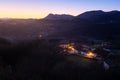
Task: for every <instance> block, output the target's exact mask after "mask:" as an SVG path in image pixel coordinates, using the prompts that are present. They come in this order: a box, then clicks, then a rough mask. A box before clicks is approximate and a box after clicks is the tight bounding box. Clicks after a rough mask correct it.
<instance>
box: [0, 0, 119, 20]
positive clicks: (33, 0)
mask: <svg viewBox="0 0 120 80" xmlns="http://www.w3.org/2000/svg"><path fill="white" fill-rule="evenodd" d="M91 10H103V11H111V10H120V0H0V18H44V17H45V16H47V15H48V14H49V13H53V14H71V15H74V16H76V15H79V14H81V13H83V12H86V11H91Z"/></svg>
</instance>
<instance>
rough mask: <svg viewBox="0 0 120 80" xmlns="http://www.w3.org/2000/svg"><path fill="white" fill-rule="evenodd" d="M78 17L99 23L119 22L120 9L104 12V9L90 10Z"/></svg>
mask: <svg viewBox="0 0 120 80" xmlns="http://www.w3.org/2000/svg"><path fill="white" fill-rule="evenodd" d="M76 18H78V19H85V20H89V21H93V22H97V23H119V22H120V11H110V12H104V11H102V10H97V11H88V12H85V13H82V14H80V15H78V16H77V17H76Z"/></svg>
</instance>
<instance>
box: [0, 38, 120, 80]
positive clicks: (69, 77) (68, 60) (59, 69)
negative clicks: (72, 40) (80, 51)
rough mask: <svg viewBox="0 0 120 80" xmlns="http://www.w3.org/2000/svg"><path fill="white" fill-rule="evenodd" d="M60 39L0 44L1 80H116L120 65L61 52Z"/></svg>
mask: <svg viewBox="0 0 120 80" xmlns="http://www.w3.org/2000/svg"><path fill="white" fill-rule="evenodd" d="M60 42H61V40H58V39H50V40H46V39H41V40H31V41H24V42H19V43H15V44H14V43H10V42H7V41H5V42H4V43H5V46H4V45H3V44H2V45H0V80H115V79H120V77H119V74H120V72H119V70H120V68H110V69H109V70H107V71H106V70H105V69H104V68H103V66H102V65H103V63H102V62H99V61H96V60H94V59H88V58H85V57H83V56H77V55H72V54H71V55H66V54H62V53H61V51H62V49H61V48H60V47H58V45H59V43H60Z"/></svg>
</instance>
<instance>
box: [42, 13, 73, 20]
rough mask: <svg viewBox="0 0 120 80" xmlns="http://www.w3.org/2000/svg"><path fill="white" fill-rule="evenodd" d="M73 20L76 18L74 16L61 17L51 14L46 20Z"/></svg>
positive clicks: (62, 15) (65, 15) (63, 15)
mask: <svg viewBox="0 0 120 80" xmlns="http://www.w3.org/2000/svg"><path fill="white" fill-rule="evenodd" d="M73 18H74V16H72V15H67V14H61V15H59V14H49V15H48V16H47V17H45V18H44V19H47V20H71V19H73Z"/></svg>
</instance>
